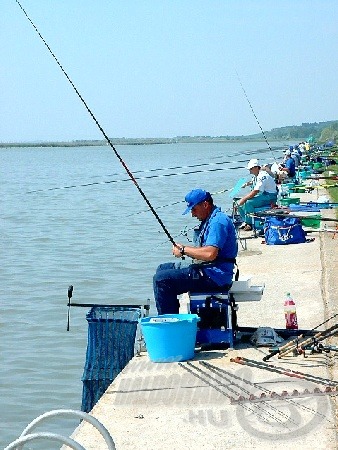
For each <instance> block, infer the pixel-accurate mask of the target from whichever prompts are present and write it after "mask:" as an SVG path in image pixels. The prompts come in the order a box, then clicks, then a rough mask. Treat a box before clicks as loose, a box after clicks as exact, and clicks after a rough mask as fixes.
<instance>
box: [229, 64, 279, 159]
mask: <svg viewBox="0 0 338 450" xmlns="http://www.w3.org/2000/svg"><path fill="white" fill-rule="evenodd" d="M235 72H236V75H237V79H238V81H239V84H240V86H241V88H242V91H243V93H244V96H245V98H246V100H247V102H248V104H249V106H250V109H251V111H252V114H253V115H254V118H255V119H256V122H257V124H258V126H259V128H260V130H261V132H262V135H263V138H264V140H265V142H266V145H267V146H268V148H269V150H270V152H271V154H272V156H273V159H274V160H275V162H276V164H278V163H277V159H276V157H275V154H274V152H273V151H272V148H271V146H270V144H269V141H268V139H267V137H266V134H265V133H264V130H263V128H262V126H261V124H260V122H259V120H258V117H257V115H256V113H255V111H254V109H253V106H252V104H251V102H250V99H249V97H248V94H247V93H246V90H245V89H244V86H243V83H242V81H241V79H240V77H239V75H238V72H237V70H235Z"/></svg>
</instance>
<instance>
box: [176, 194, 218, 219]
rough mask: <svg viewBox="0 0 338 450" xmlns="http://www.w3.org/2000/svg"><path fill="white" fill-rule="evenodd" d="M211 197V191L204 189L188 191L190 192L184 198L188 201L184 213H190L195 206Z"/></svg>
mask: <svg viewBox="0 0 338 450" xmlns="http://www.w3.org/2000/svg"><path fill="white" fill-rule="evenodd" d="M210 199H211V194H210V192H207V191H204V190H203V189H193V190H192V191H190V192H188V194H187V195H186V196H185V198H184V200H185V201H186V202H187V208H186V209H185V211H184V212H183V213H182V215H184V214H188V212H189V211H191V210H192V209H193V207H194V206H196V205H198V204H199V203H201V202H204V201H205V200H210Z"/></svg>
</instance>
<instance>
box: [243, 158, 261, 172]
mask: <svg viewBox="0 0 338 450" xmlns="http://www.w3.org/2000/svg"><path fill="white" fill-rule="evenodd" d="M258 166H259V163H258V159H250V161H249V162H248V165H247V166H246V168H247V169H248V170H250V169H252V168H253V167H258Z"/></svg>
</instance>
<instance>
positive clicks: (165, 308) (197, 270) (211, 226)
mask: <svg viewBox="0 0 338 450" xmlns="http://www.w3.org/2000/svg"><path fill="white" fill-rule="evenodd" d="M185 200H186V202H187V208H186V210H185V211H184V212H183V214H187V213H188V212H190V211H191V215H192V216H193V217H196V218H197V219H198V220H199V221H200V222H201V224H200V226H199V227H198V229H197V230H196V231H197V232H196V235H195V246H190V245H189V246H188V245H183V244H180V243H175V245H173V248H172V253H173V255H174V256H175V257H176V258H182V257H184V256H187V257H189V258H192V259H193V261H192V264H189V265H188V266H184V262H183V263H182V262H178V263H175V262H173V263H164V264H161V265H159V266H158V268H157V271H156V273H155V275H154V279H153V287H154V296H155V302H156V307H157V311H158V313H159V314H177V313H178V312H179V306H180V305H179V300H178V295H180V294H183V293H184V292H227V291H228V290H229V289H230V287H231V285H232V280H233V274H234V265H235V263H236V259H235V258H236V256H237V251H238V246H237V239H236V232H235V227H234V224H233V222H232V220H231V218H230V217H229V216H227V215H226V214H224V213H223V212H222V211H221V210H220V208H218V207H217V206H215V205H214V203H213V199H212V197H211V195H210V193H209V192H207V191H205V190H203V189H193V190H192V191H190V192H189V193H188V194H187V195H186V197H185Z"/></svg>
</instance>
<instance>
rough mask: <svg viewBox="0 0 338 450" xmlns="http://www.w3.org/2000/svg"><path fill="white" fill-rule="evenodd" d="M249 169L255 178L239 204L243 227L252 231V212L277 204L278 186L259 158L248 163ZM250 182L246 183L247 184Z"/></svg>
mask: <svg viewBox="0 0 338 450" xmlns="http://www.w3.org/2000/svg"><path fill="white" fill-rule="evenodd" d="M247 169H248V170H249V171H250V174H251V175H253V180H252V182H250V184H251V186H252V189H251V191H250V192H249V193H248V194H247V195H245V196H244V197H242V198H241V199H239V201H238V202H237V205H238V207H239V208H238V211H239V213H240V215H241V217H242V219H243V221H244V223H243V225H242V226H241V228H242V229H244V230H245V231H250V230H252V226H251V224H252V221H253V218H252V216H250V214H252V213H253V212H254V211H255V208H260V207H262V206H271V205H274V204H276V201H277V186H276V182H275V180H274V178H273V177H272V176H271V175H270V174H269V173H267V172H266V171H265V170H263V168H261V166H260V164H259V162H258V160H257V159H251V160H250V161H249V163H248V165H247ZM248 184H249V183H246V184H245V185H248ZM245 185H244V186H245ZM244 186H243V187H244Z"/></svg>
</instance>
